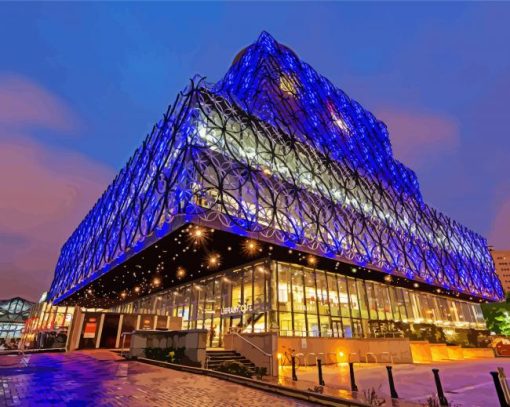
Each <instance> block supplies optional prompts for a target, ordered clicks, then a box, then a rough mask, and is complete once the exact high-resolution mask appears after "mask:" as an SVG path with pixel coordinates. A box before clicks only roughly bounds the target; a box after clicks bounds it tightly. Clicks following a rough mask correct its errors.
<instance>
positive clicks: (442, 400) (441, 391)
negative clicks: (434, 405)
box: [432, 369, 448, 407]
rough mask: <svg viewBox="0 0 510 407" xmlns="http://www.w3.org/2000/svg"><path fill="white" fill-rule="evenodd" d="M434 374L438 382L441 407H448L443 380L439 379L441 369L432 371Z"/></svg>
mask: <svg viewBox="0 0 510 407" xmlns="http://www.w3.org/2000/svg"><path fill="white" fill-rule="evenodd" d="M432 373H434V380H435V381H436V388H437V397H438V398H439V405H440V406H441V407H443V406H446V407H448V400H446V397H445V396H444V393H443V386H442V385H441V379H440V378H439V369H432Z"/></svg>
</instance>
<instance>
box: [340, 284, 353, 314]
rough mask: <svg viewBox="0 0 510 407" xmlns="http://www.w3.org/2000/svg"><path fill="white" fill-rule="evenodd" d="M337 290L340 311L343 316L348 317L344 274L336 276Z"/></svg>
mask: <svg viewBox="0 0 510 407" xmlns="http://www.w3.org/2000/svg"><path fill="white" fill-rule="evenodd" d="M338 291H339V294H340V312H341V314H342V316H343V317H350V316H351V312H350V306H349V296H348V295H347V282H346V279H345V277H344V276H338Z"/></svg>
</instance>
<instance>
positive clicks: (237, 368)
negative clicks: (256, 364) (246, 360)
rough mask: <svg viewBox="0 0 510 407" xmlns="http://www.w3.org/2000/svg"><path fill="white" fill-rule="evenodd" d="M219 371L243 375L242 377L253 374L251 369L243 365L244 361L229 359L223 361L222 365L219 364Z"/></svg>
mask: <svg viewBox="0 0 510 407" xmlns="http://www.w3.org/2000/svg"><path fill="white" fill-rule="evenodd" d="M217 370H218V371H219V372H223V373H229V374H233V375H236V376H242V377H250V378H251V376H252V374H251V372H250V370H249V369H248V368H247V367H246V366H245V365H243V364H242V363H239V362H236V361H233V360H227V361H225V362H223V363H222V364H221V365H219V366H218V369H217Z"/></svg>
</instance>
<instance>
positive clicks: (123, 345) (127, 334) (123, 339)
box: [120, 332, 133, 357]
mask: <svg viewBox="0 0 510 407" xmlns="http://www.w3.org/2000/svg"><path fill="white" fill-rule="evenodd" d="M129 335H133V332H122V333H121V334H120V336H122V346H121V348H120V356H121V357H124V349H125V344H126V336H129Z"/></svg>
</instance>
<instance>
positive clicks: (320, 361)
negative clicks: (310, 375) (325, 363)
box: [317, 359, 324, 386]
mask: <svg viewBox="0 0 510 407" xmlns="http://www.w3.org/2000/svg"><path fill="white" fill-rule="evenodd" d="M317 370H318V372H319V384H320V385H321V386H324V379H323V378H322V360H320V359H317Z"/></svg>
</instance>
